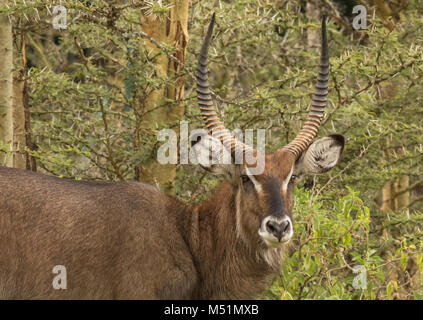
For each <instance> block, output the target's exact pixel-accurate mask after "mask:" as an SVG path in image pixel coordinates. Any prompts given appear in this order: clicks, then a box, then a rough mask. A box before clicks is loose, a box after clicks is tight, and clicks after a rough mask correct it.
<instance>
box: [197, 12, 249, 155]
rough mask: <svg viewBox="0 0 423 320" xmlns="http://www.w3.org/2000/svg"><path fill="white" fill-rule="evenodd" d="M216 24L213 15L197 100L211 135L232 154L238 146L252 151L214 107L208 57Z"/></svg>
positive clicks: (201, 62)
mask: <svg viewBox="0 0 423 320" xmlns="http://www.w3.org/2000/svg"><path fill="white" fill-rule="evenodd" d="M214 22H215V14H214V13H213V16H212V19H211V21H210V24H209V27H208V30H207V34H206V37H205V38H204V40H203V45H202V47H201V51H200V56H199V58H198V66H197V73H196V78H197V100H198V104H199V105H200V110H201V115H202V116H203V120H204V123H205V125H206V127H207V130H208V131H209V133H210V134H213V135H214V136H216V137H218V138H219V139H220V140H221V141H222V143H223V144H224V145H225V146H226V147H228V148H230V150H231V152H232V153H234V152H235V148H236V146H239V147H241V150H242V151H245V150H246V149H251V147H249V146H248V145H246V144H244V143H242V142H239V141H237V140H236V139H235V138H234V137H233V136H232V135H231V134H230V133H229V131H228V130H227V129H226V128H225V126H224V125H223V123H222V122H221V121H220V119H219V116H218V115H217V113H216V111H215V109H214V107H213V100H212V97H211V93H210V89H209V82H208V77H207V55H208V51H209V44H210V39H211V36H212V33H213V27H214Z"/></svg>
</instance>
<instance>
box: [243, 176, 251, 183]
mask: <svg viewBox="0 0 423 320" xmlns="http://www.w3.org/2000/svg"><path fill="white" fill-rule="evenodd" d="M241 179H242V183H247V182H248V181H251V180H250V177H249V176H248V175H246V174H243V175H242V176H241Z"/></svg>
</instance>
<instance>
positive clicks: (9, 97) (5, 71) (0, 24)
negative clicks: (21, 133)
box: [0, 15, 13, 167]
mask: <svg viewBox="0 0 423 320" xmlns="http://www.w3.org/2000/svg"><path fill="white" fill-rule="evenodd" d="M12 68H13V34H12V25H11V23H10V21H9V18H8V16H7V15H0V145H1V151H0V165H4V166H8V167H12V166H13V156H12V153H11V151H12V144H13V114H12V108H13V74H12Z"/></svg>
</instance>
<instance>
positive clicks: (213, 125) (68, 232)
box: [0, 15, 344, 299]
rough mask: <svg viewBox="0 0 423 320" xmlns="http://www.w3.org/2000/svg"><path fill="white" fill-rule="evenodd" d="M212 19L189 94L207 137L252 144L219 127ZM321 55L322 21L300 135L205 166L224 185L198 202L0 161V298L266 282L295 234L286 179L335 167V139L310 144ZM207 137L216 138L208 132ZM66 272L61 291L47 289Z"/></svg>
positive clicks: (248, 287) (233, 293)
mask: <svg viewBox="0 0 423 320" xmlns="http://www.w3.org/2000/svg"><path fill="white" fill-rule="evenodd" d="M214 21H215V18H214V15H213V18H212V20H211V23H210V25H209V28H208V31H207V35H206V36H205V39H204V42H203V46H202V49H201V52H200V56H199V61H198V69H197V93H198V102H199V105H200V108H201V113H202V116H203V118H204V120H205V124H206V127H207V129H208V130H209V132H210V134H211V133H213V135H203V136H199V139H198V141H197V143H195V144H194V145H193V150H194V151H195V152H196V153H197V154H198V153H201V152H202V151H203V149H204V148H206V147H207V143H205V142H210V141H212V142H213V141H214V142H215V140H218V141H219V142H222V143H223V145H224V146H225V148H227V150H228V151H229V152H230V154H231V155H234V154H235V152H236V150H241V151H242V152H243V153H245V154H246V153H248V152H251V153H253V154H254V153H257V150H255V149H252V148H251V147H249V146H247V145H245V144H243V143H242V142H240V141H237V140H236V139H235V138H234V137H233V136H231V135H229V134H228V131H227V130H226V129H225V127H224V125H223V123H222V122H221V121H220V120H219V118H218V116H217V113H216V112H215V110H214V108H213V103H212V98H211V95H210V90H209V85H208V79H207V52H208V47H209V43H210V39H211V35H212V30H213V25H214ZM328 75H329V56H328V44H327V37H326V22H325V19H324V18H323V21H322V48H321V62H320V67H319V76H318V80H317V84H316V90H315V93H314V96H313V99H312V104H311V109H310V112H309V115H308V117H307V120H306V122H305V124H304V126H303V128H302V129H301V131H300V132H299V134H298V135H297V137H296V138H295V139H294V140H293V141H292V142H290V143H289V144H288V145H286V146H285V147H283V148H281V149H279V150H277V151H276V152H275V153H273V154H267V155H265V158H264V159H265V166H264V171H263V172H262V173H261V174H256V175H253V174H252V173H251V171H252V168H253V165H249V164H247V163H245V164H244V163H241V164H219V163H218V164H210V165H208V166H207V165H204V166H205V167H206V169H207V170H209V171H211V172H214V173H217V174H224V175H225V176H226V178H227V179H226V182H224V183H223V184H222V186H221V187H220V188H219V189H218V191H216V192H215V193H214V195H213V197H212V198H211V199H210V200H209V201H206V202H205V203H203V204H200V205H198V206H194V207H188V206H185V205H184V204H181V203H179V202H178V201H176V200H174V199H173V198H171V197H169V196H167V195H166V194H164V193H163V192H161V191H160V190H158V189H157V188H156V187H154V186H151V185H146V184H143V183H138V182H90V181H73V180H67V179H59V178H56V177H51V176H47V175H43V174H39V173H32V172H28V171H23V170H18V169H10V168H3V167H2V168H0V252H1V254H0V298H2V299H20V298H29V299H51V298H55V299H128V298H129V299H238V298H256V297H259V295H260V294H261V293H263V291H264V289H265V288H266V287H267V286H269V285H270V282H271V280H272V278H273V277H274V276H275V275H277V273H278V271H279V270H280V267H281V263H282V254H283V251H284V249H283V247H284V245H286V243H288V241H289V240H290V239H291V237H292V235H293V225H292V216H291V214H292V207H293V191H294V184H295V182H296V181H297V179H299V178H300V176H302V175H303V174H319V173H323V172H326V171H328V170H330V169H331V168H332V167H334V166H335V165H336V164H337V162H338V160H339V158H340V156H341V153H342V151H343V148H344V138H343V137H342V136H340V135H331V136H328V137H324V138H321V139H318V140H316V141H314V142H313V140H314V138H315V136H316V134H317V131H318V128H319V126H320V121H321V119H322V117H323V112H324V107H325V105H326V96H327V89H328ZM213 139H214V140H213ZM57 265H61V266H64V267H65V268H66V275H67V278H66V279H67V280H66V289H63V286H62V287H61V288H62V289H57V288H55V287H54V286H53V280H54V277H55V276H56V275H55V274H53V273H52V270H53V268H54V267H55V266H57Z"/></svg>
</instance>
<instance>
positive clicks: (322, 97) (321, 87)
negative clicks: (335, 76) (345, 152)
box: [284, 16, 329, 158]
mask: <svg viewBox="0 0 423 320" xmlns="http://www.w3.org/2000/svg"><path fill="white" fill-rule="evenodd" d="M321 46H322V47H321V54H320V67H319V76H318V78H317V82H316V86H315V91H314V96H313V99H312V102H311V107H310V111H309V113H308V116H307V119H306V121H305V123H304V125H303V127H302V129H301V130H300V132H299V133H298V135H297V136H296V137H295V139H294V140H293V141H291V142H290V143H289V144H288V145H286V146H285V147H284V149H287V150H289V151H290V152H291V153H293V154H294V155H295V157H296V158H298V157H299V155H300V154H301V153H302V152H303V151H304V150H305V149H307V147H308V146H309V145H310V143H311V142H312V141H313V140H314V138H315V137H316V135H317V131H318V130H319V127H320V122H321V120H322V118H323V112H324V110H325V107H326V100H327V95H328V83H329V50H328V39H327V35H326V17H325V16H323V18H322V45H321Z"/></svg>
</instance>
